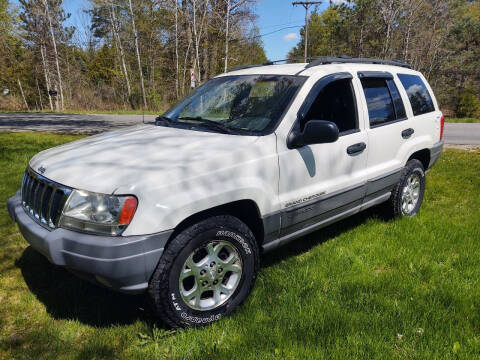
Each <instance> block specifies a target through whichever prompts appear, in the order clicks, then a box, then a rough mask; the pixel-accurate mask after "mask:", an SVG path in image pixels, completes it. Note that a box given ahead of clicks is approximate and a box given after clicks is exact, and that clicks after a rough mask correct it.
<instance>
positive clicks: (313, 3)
mask: <svg viewBox="0 0 480 360" xmlns="http://www.w3.org/2000/svg"><path fill="white" fill-rule="evenodd" d="M321 3H322V2H321V1H294V2H292V5H293V6H295V5H302V6H303V7H304V8H305V39H304V45H303V46H304V47H305V55H304V56H305V62H307V46H308V8H309V7H310V6H311V5H317V4H318V5H320V4H321Z"/></svg>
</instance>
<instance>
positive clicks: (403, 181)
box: [388, 159, 425, 217]
mask: <svg viewBox="0 0 480 360" xmlns="http://www.w3.org/2000/svg"><path fill="white" fill-rule="evenodd" d="M424 193H425V170H424V167H423V164H422V163H421V162H420V161H419V160H416V159H412V160H409V161H408V162H407V165H406V166H405V167H404V169H403V171H402V175H401V177H400V180H399V181H398V183H397V184H396V185H395V187H394V188H393V191H392V195H391V197H390V200H389V202H388V208H389V212H390V213H391V215H393V216H394V217H399V216H407V217H412V216H415V215H416V214H417V212H418V210H419V209H420V206H421V205H422V201H423V195H424Z"/></svg>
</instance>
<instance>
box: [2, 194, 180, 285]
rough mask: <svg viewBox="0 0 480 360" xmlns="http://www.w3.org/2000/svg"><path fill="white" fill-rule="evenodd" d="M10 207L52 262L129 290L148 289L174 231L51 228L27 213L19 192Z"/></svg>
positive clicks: (22, 228)
mask: <svg viewBox="0 0 480 360" xmlns="http://www.w3.org/2000/svg"><path fill="white" fill-rule="evenodd" d="M7 207H8V212H9V214H10V217H11V218H12V220H13V221H15V222H17V224H18V228H19V229H20V232H21V233H22V235H23V237H24V238H25V240H27V241H28V242H29V243H30V245H32V247H33V248H34V249H35V250H37V251H38V252H40V253H41V254H43V255H44V256H45V257H46V258H47V259H48V260H49V261H50V262H52V263H53V264H55V265H58V266H63V267H66V268H67V269H69V270H72V271H73V272H74V273H76V274H78V275H79V276H81V277H83V278H86V279H88V280H90V281H93V282H95V283H97V284H101V285H103V286H106V287H109V288H111V289H113V290H118V291H121V292H127V293H140V292H143V291H144V290H146V288H147V287H148V281H149V279H150V277H151V275H152V273H153V271H154V270H155V267H156V266H157V264H158V261H159V259H160V256H161V255H162V253H163V249H164V247H165V245H166V243H167V241H168V239H169V238H170V235H171V234H172V232H173V230H170V231H164V232H161V233H156V234H151V235H140V236H101V235H90V234H82V233H78V232H75V231H70V230H66V229H61V228H58V229H54V230H51V231H50V230H47V229H45V228H44V227H42V226H41V225H39V224H38V223H37V222H35V221H34V220H33V219H32V218H31V217H30V216H29V215H28V214H27V213H26V212H25V210H24V209H23V207H22V205H21V197H20V192H17V193H16V194H15V195H14V196H13V197H11V198H10V199H9V200H8V202H7Z"/></svg>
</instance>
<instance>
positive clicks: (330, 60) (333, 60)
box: [305, 56, 412, 69]
mask: <svg viewBox="0 0 480 360" xmlns="http://www.w3.org/2000/svg"><path fill="white" fill-rule="evenodd" d="M345 63H348V64H352V63H353V64H381V65H393V66H401V67H404V68H408V69H411V68H412V67H411V66H410V64H407V63H406V62H403V61H400V60H383V59H372V58H353V57H349V56H338V57H334V56H321V57H318V58H316V59H315V60H313V61H311V62H309V63H308V65H307V66H305V69H308V68H311V67H313V66H317V65H326V64H345Z"/></svg>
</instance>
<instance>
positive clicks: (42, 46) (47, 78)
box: [40, 44, 53, 111]
mask: <svg viewBox="0 0 480 360" xmlns="http://www.w3.org/2000/svg"><path fill="white" fill-rule="evenodd" d="M45 53H46V51H45V47H44V45H43V44H41V45H40V54H41V55H42V65H43V74H44V76H45V85H46V87H47V94H48V102H49V104H50V111H53V103H52V97H51V96H50V91H49V90H50V89H51V84H50V78H49V76H48V66H47V60H46V54H45Z"/></svg>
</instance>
